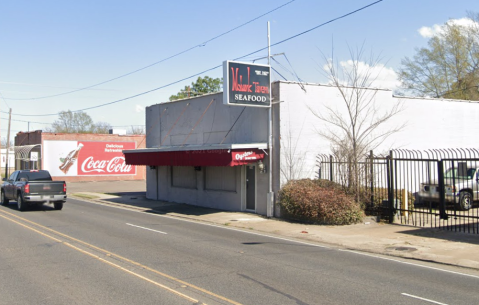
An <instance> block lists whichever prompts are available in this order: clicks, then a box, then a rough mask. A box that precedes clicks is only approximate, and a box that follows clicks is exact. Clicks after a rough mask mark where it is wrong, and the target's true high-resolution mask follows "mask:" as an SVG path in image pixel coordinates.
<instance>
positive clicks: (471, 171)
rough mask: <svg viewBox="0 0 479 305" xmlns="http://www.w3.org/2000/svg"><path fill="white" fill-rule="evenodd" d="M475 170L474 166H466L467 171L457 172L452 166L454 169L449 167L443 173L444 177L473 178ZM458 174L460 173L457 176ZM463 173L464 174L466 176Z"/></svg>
mask: <svg viewBox="0 0 479 305" xmlns="http://www.w3.org/2000/svg"><path fill="white" fill-rule="evenodd" d="M475 172H476V169H475V168H468V169H467V172H462V173H458V169H457V168H454V169H452V168H450V169H448V170H447V171H446V173H445V174H444V177H445V178H455V179H472V178H474V173H475ZM459 174H461V175H460V176H459ZM464 174H466V176H465V175H464Z"/></svg>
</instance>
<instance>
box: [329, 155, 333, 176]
mask: <svg viewBox="0 0 479 305" xmlns="http://www.w3.org/2000/svg"><path fill="white" fill-rule="evenodd" d="M329 180H330V181H334V179H333V156H331V155H329Z"/></svg>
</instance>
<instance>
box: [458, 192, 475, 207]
mask: <svg viewBox="0 0 479 305" xmlns="http://www.w3.org/2000/svg"><path fill="white" fill-rule="evenodd" d="M456 208H457V209H458V210H460V211H468V210H469V209H470V208H472V195H471V193H469V192H466V191H464V192H460V193H459V202H458V203H456Z"/></svg>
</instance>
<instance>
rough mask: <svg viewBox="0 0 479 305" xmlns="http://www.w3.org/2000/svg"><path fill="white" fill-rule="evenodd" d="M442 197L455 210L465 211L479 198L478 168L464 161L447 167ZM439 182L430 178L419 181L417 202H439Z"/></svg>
mask: <svg viewBox="0 0 479 305" xmlns="http://www.w3.org/2000/svg"><path fill="white" fill-rule="evenodd" d="M444 190H445V194H444V197H445V199H446V203H452V204H454V205H455V207H456V209H457V210H461V211H467V210H469V209H471V208H472V205H473V202H474V201H478V200H479V168H478V167H476V166H473V165H470V164H468V165H466V163H462V164H461V163H459V164H458V166H457V167H454V168H449V169H448V170H446V172H445V173H444ZM439 195H440V189H439V183H438V181H437V180H432V181H429V182H427V183H421V186H420V188H419V192H418V193H417V196H418V199H419V202H435V203H438V202H439Z"/></svg>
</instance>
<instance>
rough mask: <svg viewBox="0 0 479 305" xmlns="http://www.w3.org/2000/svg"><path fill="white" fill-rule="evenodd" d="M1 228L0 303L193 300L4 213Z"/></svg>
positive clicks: (167, 301)
mask: <svg viewBox="0 0 479 305" xmlns="http://www.w3.org/2000/svg"><path fill="white" fill-rule="evenodd" d="M0 216H5V214H2V213H1V212H0ZM0 231H1V232H2V234H0V243H1V247H0V296H1V298H0V304H59V305H60V304H159V303H163V304H192V302H191V300H187V299H184V298H181V297H179V296H177V295H175V294H172V293H171V292H167V291H165V290H163V289H159V288H158V287H157V286H155V285H154V284H153V283H146V282H145V281H144V280H142V279H140V278H137V277H132V276H131V274H127V273H125V272H124V271H122V270H121V269H119V268H117V267H114V266H112V265H109V264H105V263H104V262H102V261H100V260H98V259H95V258H93V257H92V256H89V255H85V253H83V252H80V251H78V250H75V249H74V248H72V247H69V246H67V245H66V244H65V243H63V242H61V241H59V240H58V239H56V238H51V237H49V236H47V235H42V234H39V233H38V232H35V231H32V230H31V229H30V228H27V227H25V226H22V225H19V224H18V223H16V222H12V221H10V220H8V219H5V218H4V217H0Z"/></svg>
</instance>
